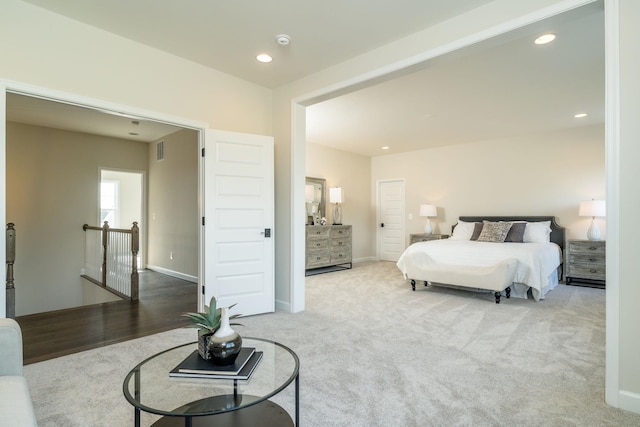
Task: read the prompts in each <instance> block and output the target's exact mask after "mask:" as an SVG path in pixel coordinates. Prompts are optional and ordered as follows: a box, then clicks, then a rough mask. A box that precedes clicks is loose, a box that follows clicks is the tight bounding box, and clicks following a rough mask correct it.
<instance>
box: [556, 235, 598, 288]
mask: <svg viewBox="0 0 640 427" xmlns="http://www.w3.org/2000/svg"><path fill="white" fill-rule="evenodd" d="M605 249H606V243H605V242H604V241H602V240H568V241H567V248H566V252H567V265H566V269H567V274H566V278H565V281H566V284H567V285H579V286H590V287H594V288H604V287H605V283H606V282H605V280H606V268H605V266H606V252H605Z"/></svg>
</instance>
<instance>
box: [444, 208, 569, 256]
mask: <svg viewBox="0 0 640 427" xmlns="http://www.w3.org/2000/svg"><path fill="white" fill-rule="evenodd" d="M460 221H464V222H482V221H528V222H541V221H551V235H550V236H549V240H551V241H552V242H553V243H555V244H557V245H558V246H560V247H561V248H562V251H563V252H564V242H565V229H564V227H560V226H559V225H558V223H557V222H556V217H554V216H461V217H460ZM454 228H455V225H453V226H452V227H451V230H453V229H454Z"/></svg>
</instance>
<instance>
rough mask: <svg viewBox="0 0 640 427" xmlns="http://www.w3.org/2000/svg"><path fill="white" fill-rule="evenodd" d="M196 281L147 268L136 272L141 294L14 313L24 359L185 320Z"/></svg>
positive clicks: (165, 327) (60, 353) (127, 336)
mask: <svg viewBox="0 0 640 427" xmlns="http://www.w3.org/2000/svg"><path fill="white" fill-rule="evenodd" d="M196 288H197V285H196V284H195V283H191V282H187V281H185V280H180V279H176V278H173V277H170V276H166V275H163V274H160V273H156V272H153V271H150V270H144V271H141V272H140V299H139V300H138V301H137V302H134V303H131V302H129V301H115V302H109V303H105V304H96V305H90V306H84V307H76V308H71V309H67V310H58V311H50V312H46V313H38V314H31V315H27V316H19V317H17V318H16V321H17V322H18V323H19V324H20V328H21V329H22V337H23V338H22V339H23V346H24V363H25V364H29V363H35V362H40V361H43V360H47V359H52V358H54V357H59V356H64V355H67V354H71V353H76V352H79V351H83V350H89V349H92V348H98V347H102V346H105V345H109V344H114V343H117V342H121V341H126V340H130V339H133V338H138V337H143V336H146V335H151V334H155V333H158V332H163V331H168V330H170V329H175V328H179V327H182V326H185V325H187V324H188V322H189V321H188V320H187V319H186V318H185V317H182V316H181V314H182V313H184V312H186V311H196V309H197V303H196V301H197V294H196V292H197V291H196Z"/></svg>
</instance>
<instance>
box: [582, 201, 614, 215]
mask: <svg viewBox="0 0 640 427" xmlns="http://www.w3.org/2000/svg"><path fill="white" fill-rule="evenodd" d="M578 215H580V216H590V217H594V216H606V215H607V206H606V204H605V201H604V200H586V201H584V202H581V203H580V211H579V213H578Z"/></svg>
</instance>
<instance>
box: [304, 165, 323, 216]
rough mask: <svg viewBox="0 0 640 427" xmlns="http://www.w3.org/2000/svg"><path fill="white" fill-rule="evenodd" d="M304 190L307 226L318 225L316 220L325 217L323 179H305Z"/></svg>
mask: <svg viewBox="0 0 640 427" xmlns="http://www.w3.org/2000/svg"><path fill="white" fill-rule="evenodd" d="M306 180H307V182H306V185H305V188H304V199H305V212H306V215H307V225H319V224H317V220H318V219H320V218H322V217H324V216H325V192H326V191H325V179H324V178H310V177H307V178H306Z"/></svg>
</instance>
